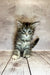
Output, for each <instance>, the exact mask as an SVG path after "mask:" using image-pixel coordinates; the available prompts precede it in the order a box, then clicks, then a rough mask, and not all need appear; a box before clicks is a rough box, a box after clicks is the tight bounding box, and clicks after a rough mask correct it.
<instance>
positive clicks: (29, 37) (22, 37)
mask: <svg viewBox="0 0 50 75" xmlns="http://www.w3.org/2000/svg"><path fill="white" fill-rule="evenodd" d="M21 39H22V40H24V41H30V40H31V35H27V36H26V34H21Z"/></svg>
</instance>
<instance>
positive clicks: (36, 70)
mask: <svg viewBox="0 0 50 75" xmlns="http://www.w3.org/2000/svg"><path fill="white" fill-rule="evenodd" d="M41 53H42V54H43V55H45V54H44V53H43V52H33V53H32V56H31V57H30V58H29V59H28V62H29V66H30V69H31V74H32V75H50V65H49V64H48V63H49V61H48V59H46V60H44V59H43V58H42V57H41ZM46 53H47V52H46ZM43 55H42V56H43ZM44 57H45V58H46V55H45V56H44Z"/></svg>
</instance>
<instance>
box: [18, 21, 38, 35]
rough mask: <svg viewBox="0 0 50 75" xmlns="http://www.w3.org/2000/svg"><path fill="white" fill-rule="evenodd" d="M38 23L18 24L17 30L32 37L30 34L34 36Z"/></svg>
mask: <svg viewBox="0 0 50 75" xmlns="http://www.w3.org/2000/svg"><path fill="white" fill-rule="evenodd" d="M38 22H39V21H37V22H33V23H31V22H23V23H21V22H18V24H17V28H18V29H19V30H20V31H21V32H22V34H26V35H28V34H29V35H30V34H34V31H35V28H36V24H37V23H38Z"/></svg>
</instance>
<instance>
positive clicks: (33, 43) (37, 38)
mask: <svg viewBox="0 0 50 75" xmlns="http://www.w3.org/2000/svg"><path fill="white" fill-rule="evenodd" d="M38 41H39V37H36V38H35V39H34V40H32V42H31V48H33V47H34V46H35V45H36V44H37V43H38Z"/></svg>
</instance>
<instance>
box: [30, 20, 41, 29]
mask: <svg viewBox="0 0 50 75" xmlns="http://www.w3.org/2000/svg"><path fill="white" fill-rule="evenodd" d="M39 23H40V21H36V22H33V23H31V25H30V26H31V27H32V28H36V27H37V26H38V25H39Z"/></svg>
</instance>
